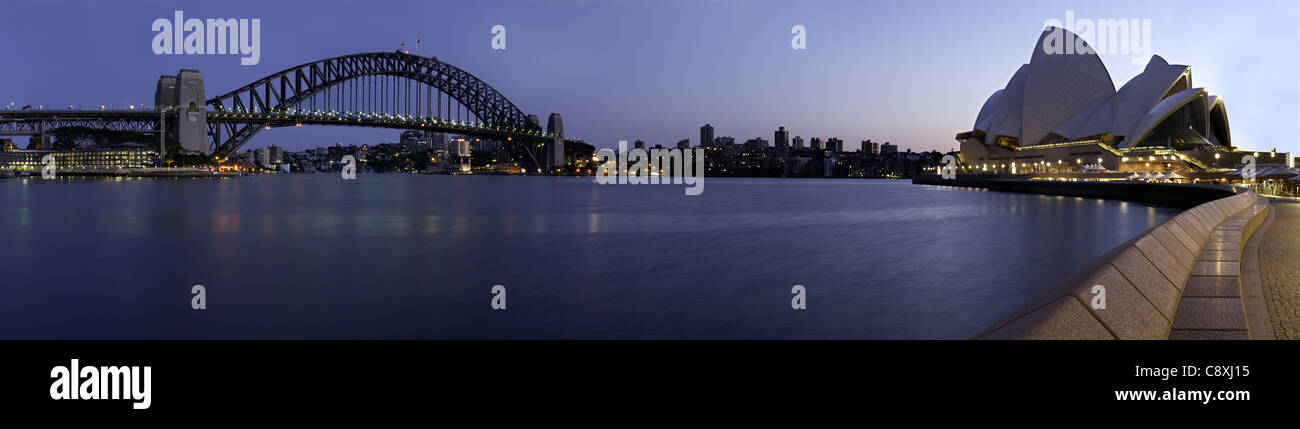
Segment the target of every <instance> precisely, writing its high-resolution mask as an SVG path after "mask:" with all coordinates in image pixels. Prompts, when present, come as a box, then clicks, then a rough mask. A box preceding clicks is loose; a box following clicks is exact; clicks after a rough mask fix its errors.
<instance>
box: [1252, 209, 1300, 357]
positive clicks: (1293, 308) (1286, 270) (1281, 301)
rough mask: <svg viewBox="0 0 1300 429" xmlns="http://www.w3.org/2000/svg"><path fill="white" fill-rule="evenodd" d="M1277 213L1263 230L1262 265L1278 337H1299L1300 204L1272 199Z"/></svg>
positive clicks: (1268, 300)
mask: <svg viewBox="0 0 1300 429" xmlns="http://www.w3.org/2000/svg"><path fill="white" fill-rule="evenodd" d="M1271 204H1272V207H1273V210H1275V211H1276V215H1275V217H1274V218H1273V224H1272V225H1270V226H1269V227H1268V230H1267V231H1264V238H1263V241H1262V242H1261V243H1260V249H1259V265H1260V268H1261V270H1260V271H1261V275H1262V277H1263V284H1264V299H1265V300H1266V301H1267V303H1268V312H1269V316H1270V317H1269V318H1270V319H1271V320H1272V322H1273V333H1274V335H1275V336H1276V337H1277V339H1279V340H1282V339H1285V340H1296V339H1300V203H1297V202H1295V201H1291V200H1283V199H1273V200H1272V201H1271Z"/></svg>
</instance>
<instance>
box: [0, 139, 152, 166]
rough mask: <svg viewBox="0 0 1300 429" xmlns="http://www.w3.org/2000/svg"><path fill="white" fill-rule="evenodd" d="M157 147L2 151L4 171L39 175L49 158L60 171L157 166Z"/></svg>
mask: <svg viewBox="0 0 1300 429" xmlns="http://www.w3.org/2000/svg"><path fill="white" fill-rule="evenodd" d="M156 146H157V145H152V144H144V143H121V144H114V145H102V146H98V147H96V148H95V149H89V150H6V151H0V170H8V171H19V172H35V171H40V170H41V169H42V168H43V167H44V166H45V164H43V163H42V161H41V160H42V159H44V158H45V155H53V156H54V165H55V167H57V168H58V169H61V170H62V169H68V170H112V169H120V168H149V167H157V166H158V165H157V164H158V151H157V150H156Z"/></svg>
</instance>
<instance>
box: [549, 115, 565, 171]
mask: <svg viewBox="0 0 1300 429" xmlns="http://www.w3.org/2000/svg"><path fill="white" fill-rule="evenodd" d="M546 132H547V133H548V134H551V138H550V139H548V140H547V141H546V150H545V157H546V168H548V169H551V168H564V166H565V165H566V164H567V162H566V160H565V159H564V119H563V118H561V117H560V114H559V113H552V114H551V117H550V118H548V119H547V120H546Z"/></svg>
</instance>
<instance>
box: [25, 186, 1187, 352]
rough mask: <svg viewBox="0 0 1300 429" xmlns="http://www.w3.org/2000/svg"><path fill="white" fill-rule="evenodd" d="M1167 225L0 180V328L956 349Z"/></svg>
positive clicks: (1007, 205)
mask: <svg viewBox="0 0 1300 429" xmlns="http://www.w3.org/2000/svg"><path fill="white" fill-rule="evenodd" d="M1174 213H1176V212H1175V211H1174V210H1171V209H1163V208H1153V207H1149V206H1144V205H1140V204H1135V203H1126V202H1114V201H1102V200H1092V199H1084V198H1073V197H1056V196H1041V195H1032V194H1010V193H998V192H988V191H983V190H974V189H966V188H949V187H936V186H919V185H912V184H910V183H909V182H907V181H874V180H818V179H790V180H780V179H709V183H708V188H707V192H705V193H704V194H703V195H701V196H698V197H685V196H684V195H683V192H682V188H681V187H680V186H666V185H658V186H655V185H646V186H627V185H624V186H597V185H596V184H595V183H594V181H592V180H591V179H584V178H545V177H464V176H415V175H362V176H359V177H358V180H355V181H346V182H345V181H342V180H340V179H339V178H338V177H337V176H331V175H319V176H263V177H246V178H240V179H234V180H218V179H200V180H87V179H79V180H65V183H57V184H55V183H42V181H39V180H28V179H13V180H2V181H0V220H2V221H3V222H2V223H0V228H3V231H0V233H2V236H3V237H5V240H6V241H8V242H9V243H8V245H6V246H3V247H0V249H3V250H0V252H4V253H3V254H0V257H3V258H4V260H5V261H6V262H7V265H6V266H7V268H8V269H7V270H6V271H7V273H6V275H5V276H6V278H5V282H4V284H5V288H4V289H3V292H0V337H2V338H966V337H968V336H970V335H972V334H974V333H975V332H978V331H979V330H980V329H982V328H983V327H985V326H986V325H988V324H989V323H991V322H992V321H994V320H996V319H997V318H999V317H1000V316H1001V315H1002V314H1004V313H1005V312H1007V311H1009V310H1011V309H1012V308H1014V307H1016V306H1017V305H1019V304H1020V303H1021V302H1023V301H1024V300H1025V299H1027V298H1029V297H1030V296H1031V295H1033V293H1035V292H1036V291H1037V290H1039V289H1041V288H1042V287H1044V286H1046V285H1047V284H1050V283H1051V282H1053V281H1055V280H1057V279H1059V278H1061V277H1063V276H1064V275H1066V274H1068V273H1069V272H1070V271H1072V270H1074V269H1076V268H1078V267H1079V266H1081V265H1082V264H1084V263H1086V262H1087V261H1089V260H1091V259H1092V258H1093V257H1095V256H1097V255H1100V254H1101V253H1104V252H1105V251H1107V250H1109V249H1110V248H1112V247H1114V246H1115V245H1117V244H1119V243H1121V242H1123V241H1125V240H1127V239H1129V238H1131V237H1133V236H1136V235H1137V234H1138V233H1140V232H1142V231H1145V230H1146V229H1148V228H1150V227H1152V226H1154V225H1156V224H1158V223H1159V222H1162V221H1164V220H1165V219H1167V218H1169V217H1170V216H1171V215H1172V214H1174ZM194 284H203V285H205V286H206V287H207V290H208V296H209V307H208V310H206V311H204V312H196V311H192V310H190V309H189V306H188V305H189V297H190V296H189V288H190V286H192V285H194ZM495 284H502V285H506V286H507V289H508V297H509V310H508V311H505V312H493V311H491V310H490V308H489V305H488V303H489V299H490V298H491V296H490V293H489V290H490V288H491V287H492V285H495ZM795 284H802V285H805V286H806V288H807V291H808V310H805V311H801V312H795V311H793V310H791V309H790V306H789V300H790V297H791V295H790V288H791V286H793V285H795Z"/></svg>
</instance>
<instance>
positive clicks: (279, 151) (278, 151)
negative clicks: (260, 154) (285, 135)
mask: <svg viewBox="0 0 1300 429" xmlns="http://www.w3.org/2000/svg"><path fill="white" fill-rule="evenodd" d="M266 150H267V156H269V157H270V158H271V159H270V161H271V163H272V164H279V163H280V162H281V161H284V148H282V147H279V146H276V145H271V146H268V147H267V148H266Z"/></svg>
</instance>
